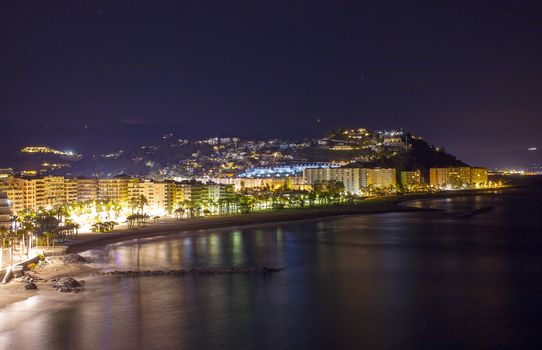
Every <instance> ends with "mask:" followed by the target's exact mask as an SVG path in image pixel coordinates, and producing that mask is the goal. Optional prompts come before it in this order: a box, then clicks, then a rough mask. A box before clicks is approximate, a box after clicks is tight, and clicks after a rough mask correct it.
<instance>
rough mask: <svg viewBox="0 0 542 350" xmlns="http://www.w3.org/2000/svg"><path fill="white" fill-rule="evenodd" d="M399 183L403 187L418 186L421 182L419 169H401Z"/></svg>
mask: <svg viewBox="0 0 542 350" xmlns="http://www.w3.org/2000/svg"><path fill="white" fill-rule="evenodd" d="M401 184H402V185H403V187H404V188H405V189H409V188H413V187H417V186H420V185H421V184H422V175H421V171H419V170H414V171H401Z"/></svg>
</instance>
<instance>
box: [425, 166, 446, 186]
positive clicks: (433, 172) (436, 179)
mask: <svg viewBox="0 0 542 350" xmlns="http://www.w3.org/2000/svg"><path fill="white" fill-rule="evenodd" d="M449 184H450V168H431V169H429V185H430V186H431V187H435V188H440V187H445V186H448V185H449Z"/></svg>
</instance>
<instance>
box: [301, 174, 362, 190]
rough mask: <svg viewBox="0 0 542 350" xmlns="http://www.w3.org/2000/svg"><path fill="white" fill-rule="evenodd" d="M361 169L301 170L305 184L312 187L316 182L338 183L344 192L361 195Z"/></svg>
mask: <svg viewBox="0 0 542 350" xmlns="http://www.w3.org/2000/svg"><path fill="white" fill-rule="evenodd" d="M363 170H365V169H361V168H307V169H304V170H303V181H304V183H305V184H308V185H313V184H314V183H315V182H317V181H332V180H333V181H340V182H342V183H343V185H344V191H345V192H346V193H349V194H360V193H361V188H360V184H361V174H362V171H363Z"/></svg>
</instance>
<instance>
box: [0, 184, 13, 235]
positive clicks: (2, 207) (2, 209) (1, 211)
mask: <svg viewBox="0 0 542 350" xmlns="http://www.w3.org/2000/svg"><path fill="white" fill-rule="evenodd" d="M10 225H11V206H10V202H9V199H8V196H7V194H6V192H0V227H4V228H9V226H10Z"/></svg>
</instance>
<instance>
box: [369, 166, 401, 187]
mask: <svg viewBox="0 0 542 350" xmlns="http://www.w3.org/2000/svg"><path fill="white" fill-rule="evenodd" d="M396 184H397V173H396V170H395V169H393V168H374V169H368V168H363V169H361V187H362V188H365V189H366V188H369V187H381V188H385V187H390V186H395V185H396Z"/></svg>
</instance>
